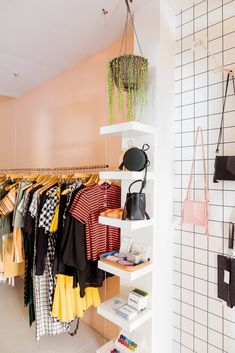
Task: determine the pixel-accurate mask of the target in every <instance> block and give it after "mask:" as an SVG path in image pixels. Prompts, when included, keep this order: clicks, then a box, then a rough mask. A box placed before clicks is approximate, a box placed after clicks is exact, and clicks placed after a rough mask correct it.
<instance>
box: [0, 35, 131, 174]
mask: <svg viewBox="0 0 235 353" xmlns="http://www.w3.org/2000/svg"><path fill="white" fill-rule="evenodd" d="M128 46H129V48H130V51H132V48H133V38H132V36H131V37H130V38H129V43H128ZM119 48H120V40H117V41H116V42H114V43H113V44H112V45H110V46H109V47H108V48H106V49H104V50H102V51H100V52H98V53H96V54H94V55H93V56H91V57H89V58H87V59H85V60H84V61H82V62H81V63H79V64H77V65H76V66H74V67H72V68H70V69H68V70H67V71H65V72H64V73H63V74H61V75H59V76H58V77H56V78H54V79H52V80H50V81H49V82H47V83H46V84H44V85H42V86H40V87H37V88H35V89H33V90H32V91H31V92H29V93H27V94H25V95H23V96H22V97H20V98H17V99H11V100H4V99H3V98H2V100H0V122H1V134H0V137H1V140H0V145H1V146H2V148H1V150H2V151H3V150H4V153H2V155H1V158H0V167H55V166H76V165H90V164H103V163H108V164H109V165H110V166H112V167H115V168H116V167H117V166H118V156H119V153H120V148H121V144H120V140H119V139H117V138H112V139H110V138H109V139H108V145H109V146H110V145H112V148H111V149H110V148H108V147H107V141H106V138H104V137H101V136H100V135H99V128H100V126H102V125H106V124H107V123H108V116H107V115H108V114H107V106H108V99H107V93H106V92H107V87H106V86H107V85H106V63H107V61H108V59H110V58H112V57H114V56H116V55H118V53H119ZM14 120H15V134H14ZM9 128H10V129H9ZM13 142H14V143H15V145H14V143H13ZM14 160H15V161H14Z"/></svg>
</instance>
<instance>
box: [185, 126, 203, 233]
mask: <svg viewBox="0 0 235 353" xmlns="http://www.w3.org/2000/svg"><path fill="white" fill-rule="evenodd" d="M199 135H200V136H201V144H202V159H203V175H204V196H205V200H204V201H197V200H193V199H192V195H191V194H192V181H193V174H194V165H195V159H196V151H197V144H198V138H199ZM208 205H209V200H208V181H207V174H206V161H205V147H204V139H203V131H202V128H201V127H199V128H198V129H197V133H196V142H195V146H194V154H193V160H192V167H191V174H190V180H189V184H188V191H187V195H186V198H185V200H184V206H183V212H182V224H195V225H199V226H203V227H205V228H206V234H207V233H208Z"/></svg>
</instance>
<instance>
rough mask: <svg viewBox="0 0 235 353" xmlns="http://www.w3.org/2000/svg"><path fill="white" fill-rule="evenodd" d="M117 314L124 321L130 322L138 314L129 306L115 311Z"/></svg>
mask: <svg viewBox="0 0 235 353" xmlns="http://www.w3.org/2000/svg"><path fill="white" fill-rule="evenodd" d="M117 314H118V315H120V316H121V317H123V318H124V319H126V320H132V319H133V318H134V317H135V316H136V315H137V314H138V311H137V310H135V309H133V308H132V307H131V306H129V305H124V306H122V307H121V308H120V309H118V310H117Z"/></svg>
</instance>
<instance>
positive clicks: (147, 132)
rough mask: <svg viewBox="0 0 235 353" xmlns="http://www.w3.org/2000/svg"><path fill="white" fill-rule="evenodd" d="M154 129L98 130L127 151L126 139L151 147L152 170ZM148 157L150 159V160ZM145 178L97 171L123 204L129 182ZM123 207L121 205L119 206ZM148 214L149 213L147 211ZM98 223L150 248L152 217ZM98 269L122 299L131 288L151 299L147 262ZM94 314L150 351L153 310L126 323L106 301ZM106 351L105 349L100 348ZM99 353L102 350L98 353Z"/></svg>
mask: <svg viewBox="0 0 235 353" xmlns="http://www.w3.org/2000/svg"><path fill="white" fill-rule="evenodd" d="M155 133H156V128H155V127H153V126H150V125H146V124H142V123H140V122H137V121H131V122H125V123H122V124H115V125H108V126H103V127H101V129H100V134H101V135H104V136H106V135H107V136H109V135H111V136H113V135H117V136H120V137H121V138H122V148H127V147H128V144H129V140H130V139H132V141H133V145H134V146H137V147H139V148H141V147H142V145H143V144H144V143H148V144H149V145H150V146H151V149H150V152H149V153H148V156H149V158H150V167H151V168H153V163H152V162H153V161H154V158H153V153H154V143H155V141H154V138H155ZM150 155H151V157H150ZM151 168H149V169H150V170H148V174H147V181H150V183H148V182H147V189H146V197H147V205H148V207H149V208H150V205H153V202H151V200H152V201H153V199H152V198H153V194H154V183H153V181H154V178H155V175H154V172H153V171H152V170H151ZM143 177H144V172H130V171H118V170H117V171H103V172H100V179H110V180H120V181H121V189H122V202H124V200H125V198H126V193H127V192H128V187H129V185H130V183H131V182H132V181H135V180H138V179H142V180H143ZM148 188H149V189H148ZM122 206H123V205H122ZM148 212H150V214H151V210H149V209H148ZM99 223H101V224H104V225H107V226H113V227H117V228H120V230H121V238H122V236H128V237H130V238H133V240H136V241H138V242H140V243H144V244H146V245H148V246H151V247H152V244H153V227H152V226H153V225H154V218H150V220H139V221H130V220H125V221H124V220H121V219H117V218H110V217H104V216H100V217H99ZM98 267H99V268H100V269H102V270H104V271H106V272H109V273H112V274H113V275H115V276H118V277H119V278H120V294H121V295H124V296H125V297H126V296H127V295H128V292H129V291H130V290H132V289H133V288H140V289H142V290H144V291H147V292H149V294H150V297H151V294H152V288H153V264H152V263H150V264H149V265H148V266H146V267H143V268H140V269H138V270H135V271H131V272H129V271H126V270H124V269H122V268H119V267H116V266H113V265H112V264H111V263H107V262H103V261H99V262H98ZM97 312H98V314H99V315H101V316H103V317H104V318H106V319H107V320H109V321H111V322H113V323H114V324H116V325H118V326H119V327H120V328H123V329H125V330H127V331H129V332H132V331H136V332H137V334H140V335H142V336H143V337H144V338H145V341H146V342H147V343H146V347H144V349H145V350H146V352H149V353H150V351H152V348H151V342H152V320H151V319H152V309H151V308H150V307H149V308H147V309H145V310H144V311H142V312H140V313H138V315H137V316H136V317H135V318H134V319H133V320H125V319H124V318H122V317H121V316H119V315H117V314H116V311H115V310H113V309H112V308H111V307H110V306H108V305H107V304H106V303H105V302H104V303H102V304H101V305H100V306H99V307H98V308H97ZM103 348H105V346H104V347H103ZM101 351H102V350H101Z"/></svg>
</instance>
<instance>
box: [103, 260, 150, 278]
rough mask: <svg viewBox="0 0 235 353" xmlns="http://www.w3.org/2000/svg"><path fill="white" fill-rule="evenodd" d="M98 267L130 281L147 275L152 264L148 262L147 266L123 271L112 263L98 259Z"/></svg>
mask: <svg viewBox="0 0 235 353" xmlns="http://www.w3.org/2000/svg"><path fill="white" fill-rule="evenodd" d="M98 268H99V269H101V270H103V271H105V272H108V273H112V274H113V275H115V276H118V277H120V278H122V279H124V280H127V281H130V282H131V281H134V280H136V279H138V278H140V277H143V276H145V275H147V274H148V273H151V272H152V270H153V265H152V264H149V265H148V266H145V267H143V268H140V269H138V270H135V271H125V270H123V269H121V268H118V267H116V266H113V265H112V264H109V263H106V262H102V261H98Z"/></svg>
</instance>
